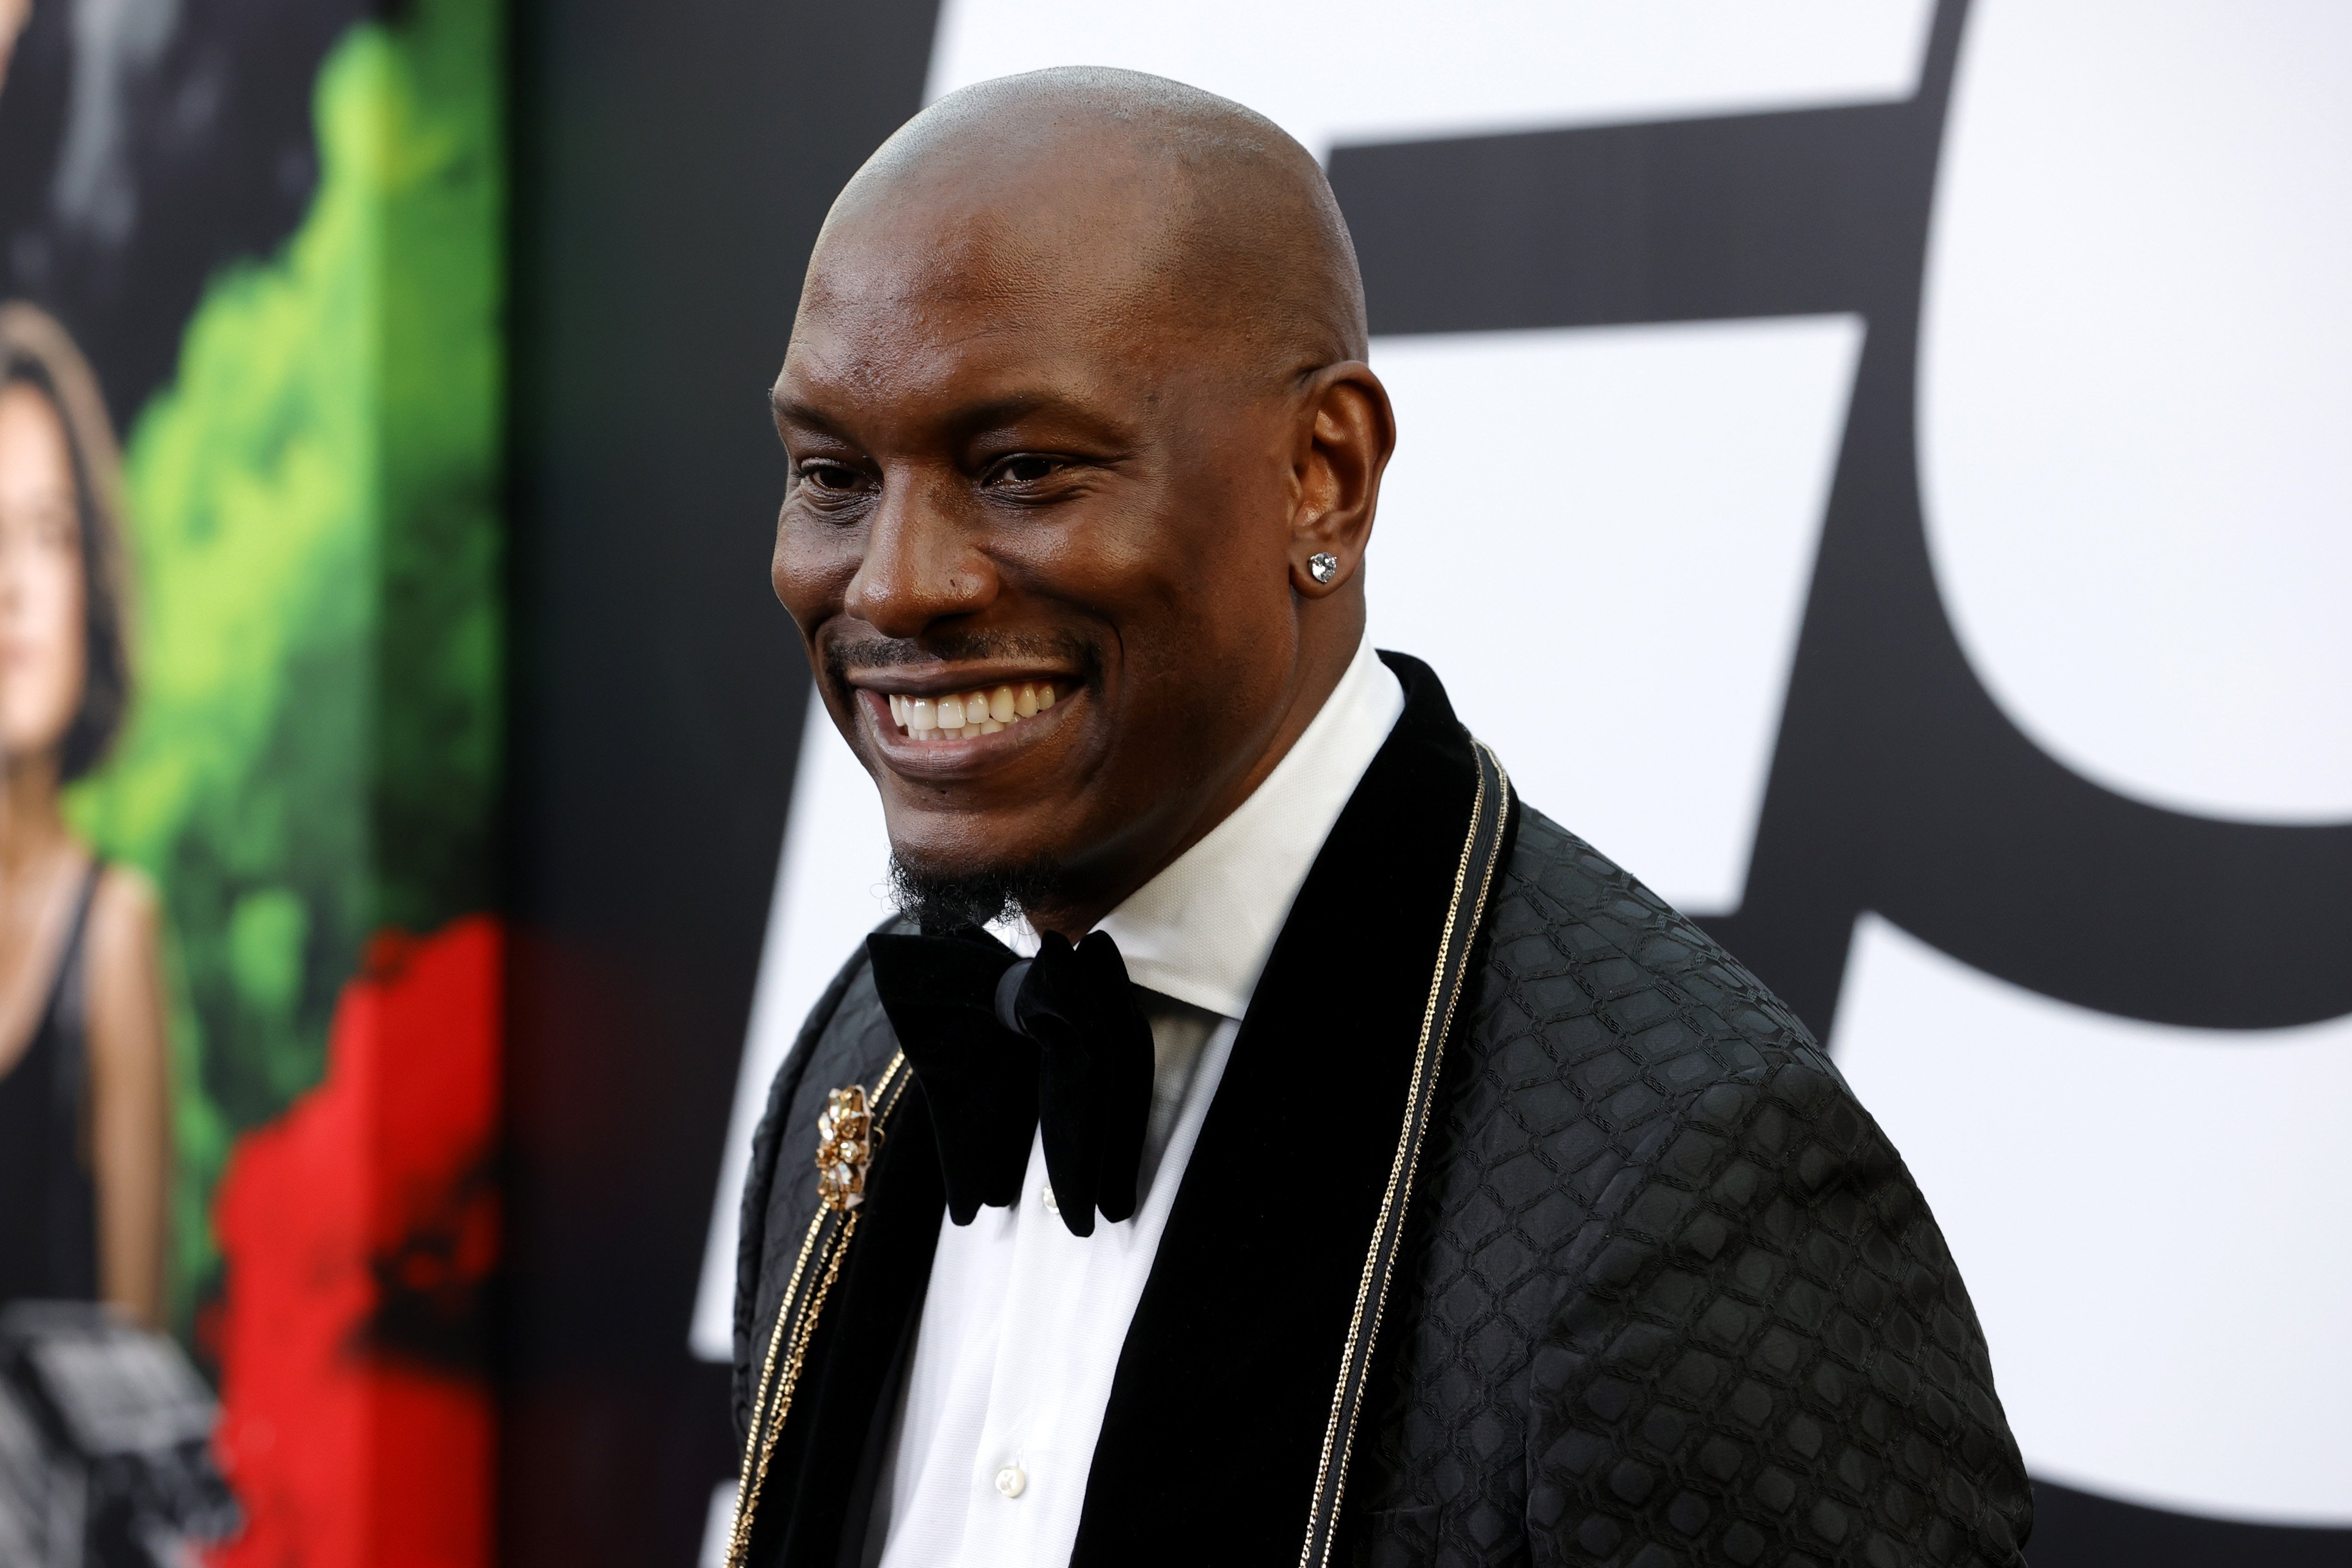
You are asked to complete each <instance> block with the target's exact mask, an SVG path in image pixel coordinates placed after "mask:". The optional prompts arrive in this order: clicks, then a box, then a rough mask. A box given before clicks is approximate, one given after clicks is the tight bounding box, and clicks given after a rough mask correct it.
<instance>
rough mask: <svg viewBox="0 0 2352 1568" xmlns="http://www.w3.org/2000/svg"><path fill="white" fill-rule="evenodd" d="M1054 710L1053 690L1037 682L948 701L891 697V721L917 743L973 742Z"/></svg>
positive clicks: (970, 694) (949, 697)
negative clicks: (920, 741) (937, 741)
mask: <svg viewBox="0 0 2352 1568" xmlns="http://www.w3.org/2000/svg"><path fill="white" fill-rule="evenodd" d="M1052 706H1054V688H1053V687H1052V686H1050V685H1038V684H1036V683H1035V682H1024V683H1023V684H1022V685H1020V686H1018V687H1015V686H1013V685H1002V686H998V687H997V688H996V689H995V690H994V691H973V692H963V693H961V694H959V695H955V696H948V697H936V698H934V697H910V696H901V695H897V694H895V693H893V694H891V695H890V717H891V719H892V720H893V722H895V723H896V724H897V725H898V727H900V728H901V729H903V730H905V731H906V733H907V735H908V737H910V738H912V739H915V740H958V739H961V740H971V739H974V738H976V737H980V736H983V735H995V734H997V733H999V732H1000V731H1003V730H1007V729H1010V728H1012V727H1013V726H1014V725H1016V724H1019V723H1020V722H1021V721H1022V720H1023V719H1024V718H1034V717H1036V716H1038V715H1039V714H1041V713H1043V712H1045V710H1046V709H1047V708H1049V707H1052Z"/></svg>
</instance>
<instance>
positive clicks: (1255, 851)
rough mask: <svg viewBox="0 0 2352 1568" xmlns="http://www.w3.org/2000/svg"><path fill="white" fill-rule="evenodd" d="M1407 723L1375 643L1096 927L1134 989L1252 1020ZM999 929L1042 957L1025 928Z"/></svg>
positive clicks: (1016, 945) (1013, 924)
mask: <svg viewBox="0 0 2352 1568" xmlns="http://www.w3.org/2000/svg"><path fill="white" fill-rule="evenodd" d="M1403 712H1404V688H1403V687H1402V686H1401V685H1398V684H1397V678H1396V676H1395V675H1394V674H1391V673H1390V670H1389V667H1388V666H1387V665H1386V664H1381V661H1380V656H1379V655H1378V654H1376V653H1373V652H1372V644H1371V643H1370V640H1369V639H1367V640H1366V641H1364V642H1363V643H1360V644H1358V646H1357V649H1356V656H1355V658H1354V659H1352V660H1350V661H1349V664H1348V669H1347V673H1346V674H1343V675H1341V676H1340V677H1339V685H1337V686H1335V687H1333V688H1332V691H1331V695H1330V696H1328V698H1326V699H1325V700H1324V703H1323V707H1322V710H1321V711H1320V712H1318V714H1316V716H1315V717H1314V718H1313V719H1312V720H1311V721H1310V722H1309V723H1308V724H1307V728H1306V730H1305V732H1304V733H1302V734H1301V735H1300V736H1299V737H1298V739H1297V743H1296V744H1294V745H1293V746H1292V747H1291V748H1290V750H1289V751H1288V753H1286V755H1285V756H1284V757H1283V758H1282V760H1281V761H1280V762H1277V763H1276V764H1275V767H1274V771H1273V772H1271V773H1269V774H1267V775H1266V776H1265V782H1264V783H1262V784H1260V785H1259V786H1258V787H1257V789H1255V791H1254V792H1252V794H1251V795H1250V797H1249V799H1248V800H1244V801H1243V802H1242V803H1241V804H1240V805H1239V806H1237V807H1235V808H1234V811H1233V814H1232V815H1230V816H1228V817H1227V818H1226V819H1225V820H1224V821H1222V822H1219V823H1218V824H1217V825H1216V826H1215V827H1213V828H1212V829H1210V830H1209V831H1208V834H1207V836H1205V837H1204V838H1202V840H1201V841H1200V842H1199V843H1196V844H1194V845H1193V846H1192V848H1191V849H1189V850H1186V851H1185V852H1183V853H1182V854H1181V855H1178V856H1177V857H1176V858H1175V859H1174V860H1173V861H1171V862H1169V864H1168V866H1167V868H1166V869H1165V870H1163V871H1162V872H1160V874H1159V875H1157V876H1155V877H1153V878H1152V879H1151V880H1150V882H1147V883H1144V884H1143V885H1142V886H1141V887H1139V888H1138V889H1136V890H1135V892H1133V893H1132V894H1129V895H1128V897H1127V900H1126V902H1124V903H1122V904H1120V905H1119V906H1118V908H1116V909H1114V910H1112V911H1111V912H1110V913H1109V914H1108V915H1105V916H1104V917H1103V920H1102V924H1101V925H1098V926H1097V927H1096V929H1097V930H1099V931H1108V932H1109V933H1110V935H1111V939H1112V940H1113V941H1115V942H1117V943H1118V950H1119V955H1120V956H1122V957H1123V958H1125V959H1126V960H1127V973H1128V977H1129V979H1131V980H1133V981H1134V982H1135V983H1136V984H1137V985H1139V986H1142V987H1144V988H1147V989H1150V990H1154V991H1158V992H1160V994H1161V995H1162V996H1169V997H1173V998H1176V999H1177V1000H1179V1001H1183V1002H1190V1003H1192V1005H1193V1006H1195V1007H1201V1008H1206V1009H1209V1010H1210V1011H1211V1012H1213V1013H1218V1014H1221V1015H1223V1017H1226V1018H1230V1019H1238V1018H1240V1017H1241V1016H1242V1015H1243V1014H1244V1012H1246V1011H1247V1010H1248V1009H1249V1000H1250V996H1251V994H1252V993H1253V992H1255V990H1256V989H1257V978H1258V975H1259V973H1260V971H1262V970H1263V969H1264V968H1265V961H1266V957H1267V956H1268V955H1270V954H1271V953H1272V952H1273V951H1274V942H1275V938H1276V936H1280V935H1281V934H1282V925H1283V922H1284V921H1286V920H1287V919H1288V918H1289V916H1290V906H1291V904H1292V903H1293V902H1294V901H1295V900H1296V899H1297V896H1298V889H1299V887H1300V886H1301V884H1303V883H1305V882H1306V881H1307V871H1308V869H1309V868H1311V867H1312V866H1313V865H1314V863H1315V856H1316V855H1317V853H1318V852H1320V851H1321V849H1322V848H1323V841H1324V840H1325V839H1326V838H1328V836H1329V835H1330V832H1331V827H1332V824H1333V823H1335V822H1337V821H1339V813H1340V811H1341V810H1344V809H1345V808H1346V806H1347V804H1348V798H1349V796H1351V795H1353V794H1354V793H1355V792H1356V785H1357V783H1358V782H1359V781H1360V779H1362V778H1363V776H1364V770H1365V769H1366V768H1370V766H1371V765H1372V758H1373V756H1374V755H1375V754H1376V753H1377V752H1379V750H1380V748H1381V742H1382V741H1384V740H1386V739H1387V738H1388V735H1389V731H1390V730H1391V728H1393V727H1395V725H1396V721H1397V718H1398V716H1400V715H1401V714H1402V713H1403ZM991 929H992V930H993V931H995V933H996V935H997V936H999V937H1000V938H1002V939H1003V941H1004V942H1005V943H1007V944H1008V945H1009V946H1012V947H1013V949H1014V950H1015V951H1017V952H1021V953H1024V954H1026V953H1034V952H1035V951H1036V950H1037V937H1036V934H1035V933H1034V931H1032V930H1031V929H1030V926H1029V923H1028V922H1027V921H1026V920H1023V919H1019V918H1017V917H1016V918H1014V919H1011V920H1005V921H1002V922H999V923H998V924H997V925H993V926H992V927H991Z"/></svg>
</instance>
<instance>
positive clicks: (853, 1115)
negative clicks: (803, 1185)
mask: <svg viewBox="0 0 2352 1568" xmlns="http://www.w3.org/2000/svg"><path fill="white" fill-rule="evenodd" d="M872 1129H873V1122H872V1119H871V1118H870V1117H868V1116H867V1114H866V1090H865V1088H864V1086H862V1085H860V1084H856V1083H853V1084H851V1085H850V1086H849V1087H848V1088H846V1089H835V1090H832V1091H829V1092H827V1093H826V1095H825V1097H824V1111H823V1112H821V1113H819V1114H818V1116H817V1119H816V1138H817V1144H816V1191H817V1197H819V1198H820V1199H822V1200H823V1201H824V1206H825V1207H827V1208H829V1209H832V1210H833V1211H834V1212H835V1214H842V1213H846V1212H847V1211H848V1210H850V1209H853V1208H856V1207H857V1206H858V1205H859V1204H861V1203H864V1202H865V1201H866V1161H867V1160H868V1159H869V1158H871V1157H872V1155H873V1152H874V1150H873V1144H872V1142H871V1134H872Z"/></svg>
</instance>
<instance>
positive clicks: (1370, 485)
mask: <svg viewBox="0 0 2352 1568" xmlns="http://www.w3.org/2000/svg"><path fill="white" fill-rule="evenodd" d="M1394 450H1396V415H1395V413H1393V412H1392V411H1391V409H1390V407H1389V392H1388V389H1387V388H1386V387H1384V386H1382V385H1381V379H1380V377H1378V376H1376V375H1374V374H1372V367H1371V366H1370V365H1368V364H1366V363H1364V362H1363V361H1361V360H1347V361H1341V362H1340V363H1339V364H1336V365H1328V366H1326V367H1325V368H1324V369H1322V370H1320V371H1317V372H1315V376H1314V379H1313V380H1312V381H1311V382H1309V383H1308V385H1307V398H1306V401H1305V403H1304V405H1303V406H1302V408H1301V409H1300V416H1299V442H1298V455H1297V473H1298V506H1297V511H1296V512H1294V513H1293V514H1292V517H1291V528H1290V580H1291V585H1292V586H1293V587H1294V588H1296V589H1297V591H1299V592H1300V593H1303V594H1305V595H1307V597H1308V598H1310V599H1324V598H1328V597H1329V596H1330V595H1332V594H1334V593H1337V592H1339V590H1340V589H1341V588H1343V587H1345V586H1346V585H1347V584H1348V583H1349V582H1350V581H1352V580H1354V578H1355V575H1356V570H1357V569H1358V568H1359V567H1360V566H1361V565H1362V564H1363V560H1364V547H1365V546H1366V545H1367V544H1369V543H1370V540H1371V537H1372V513H1373V511H1374V510H1375V509H1376V508H1377V507H1378V505H1379V502H1380V496H1381V471H1382V470H1383V469H1385V468H1386V467H1387V466H1388V464H1389V454H1390V453H1391V452H1393V451H1394Z"/></svg>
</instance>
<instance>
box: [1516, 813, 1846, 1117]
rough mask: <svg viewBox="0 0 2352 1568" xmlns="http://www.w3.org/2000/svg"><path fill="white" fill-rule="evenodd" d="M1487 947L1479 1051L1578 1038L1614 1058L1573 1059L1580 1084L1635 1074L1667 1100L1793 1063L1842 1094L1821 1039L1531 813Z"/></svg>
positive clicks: (1673, 918)
mask: <svg viewBox="0 0 2352 1568" xmlns="http://www.w3.org/2000/svg"><path fill="white" fill-rule="evenodd" d="M1481 936H1482V940H1483V941H1484V942H1485V943H1486V952H1485V961H1484V964H1483V966H1482V968H1481V972H1480V975H1479V983H1480V988H1479V996H1478V998H1477V1002H1476V1004H1475V1006H1476V1012H1477V1016H1478V1021H1479V1025H1480V1027H1479V1028H1478V1030H1476V1035H1477V1037H1478V1038H1479V1039H1480V1040H1485V1041H1488V1042H1496V1041H1499V1040H1505V1039H1507V1038H1514V1037H1516V1038H1527V1037H1528V1036H1529V1035H1533V1034H1545V1035H1549V1036H1553V1037H1556V1038H1560V1039H1562V1040H1567V1041H1576V1040H1581V1041H1582V1042H1583V1043H1584V1044H1586V1045H1589V1046H1590V1047H1591V1048H1592V1049H1593V1050H1594V1051H1600V1052H1603V1053H1605V1054H1606V1055H1607V1056H1609V1057H1611V1058H1613V1059H1614V1061H1613V1063H1612V1064H1610V1065H1606V1066H1603V1065H1601V1064H1598V1063H1590V1062H1587V1061H1584V1059H1582V1058H1571V1059H1567V1060H1563V1061H1561V1063H1560V1065H1561V1066H1562V1068H1563V1069H1565V1070H1567V1071H1569V1073H1570V1076H1572V1077H1576V1078H1580V1079H1589V1078H1591V1076H1592V1071H1599V1072H1600V1073H1601V1075H1602V1077H1603V1078H1605V1077H1606V1076H1607V1074H1608V1073H1610V1072H1612V1071H1613V1072H1619V1073H1623V1074H1626V1075H1627V1076H1629V1077H1630V1078H1636V1079H1643V1080H1646V1081H1648V1082H1651V1084H1652V1086H1653V1088H1654V1090H1655V1091H1656V1092H1659V1093H1660V1094H1661V1096H1662V1097H1664V1098H1676V1099H1679V1098H1683V1097H1684V1094H1683V1093H1680V1092H1678V1091H1684V1092H1686V1091H1689V1090H1693V1089H1696V1087H1698V1086H1699V1085H1700V1084H1701V1083H1704V1082H1734V1081H1738V1082H1750V1083H1758V1082H1763V1081H1764V1080H1765V1079H1767V1078H1769V1077H1771V1076H1774V1075H1775V1074H1776V1072H1777V1071H1778V1070H1780V1069H1782V1068H1786V1067H1792V1066H1793V1067H1797V1068H1800V1069H1801V1070H1803V1071H1806V1072H1809V1073H1821V1074H1823V1075H1826V1076H1827V1077H1828V1078H1829V1079H1830V1080H1832V1082H1835V1083H1837V1084H1838V1085H1839V1086H1840V1087H1841V1088H1843V1078H1841V1077H1840V1076H1839V1074H1838V1071H1837V1069H1836V1068H1835V1067H1833V1066H1832V1065H1831V1063H1830V1060H1829V1057H1828V1054H1827V1053H1826V1052H1824V1051H1822V1049H1821V1047H1820V1045H1819V1044H1818V1043H1817V1042H1816V1041H1815V1040H1814V1039H1813V1037H1812V1034H1811V1031H1810V1030H1807V1029H1806V1028H1805V1026H1804V1024H1803V1023H1801V1021H1799V1019H1798V1018H1797V1015H1796V1014H1795V1013H1793V1012H1791V1011H1790V1010H1789V1008H1788V1006H1787V1004H1785V1003H1784V1002H1782V1001H1781V1000H1780V998H1778V997H1776V996H1774V995H1773V994H1772V992H1771V990H1770V988H1768V987H1767V986H1766V985H1765V984H1764V983H1763V982H1762V981H1761V980H1759V979H1758V978H1757V977H1755V976H1754V975H1753V974H1751V973H1749V972H1748V968H1747V967H1746V966H1744V965H1742V964H1741V963H1740V962H1739V961H1738V959H1736V958H1734V957H1732V956H1731V955H1730V954H1728V953H1727V952H1725V951H1724V950H1723V948H1722V947H1721V946H1718V945H1717V942H1716V940H1715V939H1714V938H1713V937H1711V936H1708V935H1707V934H1706V932H1705V931H1702V930H1700V929H1699V927H1698V926H1697V925H1696V924H1694V923H1693V922H1692V921H1691V920H1690V919H1689V917H1688V916H1686V915H1683V914H1681V913H1680V912H1679V911H1677V910H1675V908H1674V907H1673V906H1672V905H1671V904H1667V903H1666V901H1665V900H1664V899H1662V898H1660V897H1659V896H1658V895H1657V894H1654V893H1653V892H1651V891H1650V890H1649V888H1647V887H1645V886H1643V883H1641V882H1640V880H1639V879H1637V878H1635V877H1634V876H1633V875H1632V874H1631V873H1628V872H1626V871H1625V870H1624V869H1623V868H1622V867H1621V866H1619V865H1618V864H1617V863H1616V862H1613V861H1612V860H1610V859H1609V857H1608V856H1606V855H1604V854H1602V853H1601V852H1600V851H1598V850H1596V849H1594V848H1593V847H1592V846H1591V844H1588V843H1586V842H1585V841H1583V840H1582V839H1580V838H1578V837H1577V836H1576V835H1575V834H1574V833H1571V832H1570V831H1568V830H1567V829H1565V828H1563V827H1561V826H1560V825H1559V823H1557V822H1555V821H1552V820H1551V819H1550V818H1549V817H1547V816H1545V815H1544V814H1543V813H1542V812H1540V811H1537V810H1529V809H1528V808H1527V807H1525V806H1524V805H1522V806H1521V807H1520V818H1519V823H1518V829H1517V836H1516V839H1515V841H1514V843H1513V846H1512V850H1511V854H1510V857H1509V859H1508V860H1507V862H1506V863H1505V865H1504V867H1503V871H1502V876H1501V878H1500V881H1499V883H1498V885H1497V887H1496V892H1495V899H1494V906H1493V909H1492V910H1491V912H1490V914H1489V916H1488V919H1487V921H1486V927H1485V930H1484V931H1483V932H1482V934H1481ZM1473 1048H1474V1049H1475V1042H1474V1046H1473ZM1580 1068H1589V1069H1591V1071H1580ZM1590 1086H1591V1087H1594V1088H1598V1087H1600V1086H1601V1084H1600V1082H1597V1081H1596V1082H1592V1083H1591V1085H1590Z"/></svg>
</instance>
